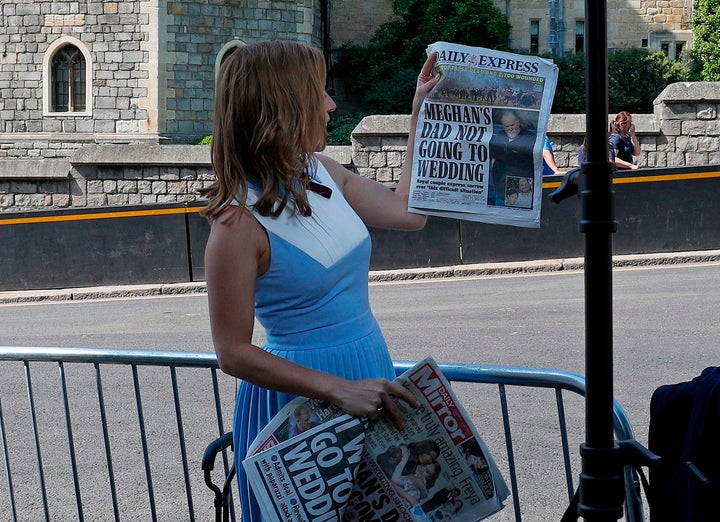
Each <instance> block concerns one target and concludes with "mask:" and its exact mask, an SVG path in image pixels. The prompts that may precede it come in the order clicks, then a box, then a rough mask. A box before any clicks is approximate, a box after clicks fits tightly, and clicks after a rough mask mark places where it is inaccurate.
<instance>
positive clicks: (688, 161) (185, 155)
mask: <svg viewBox="0 0 720 522" xmlns="http://www.w3.org/2000/svg"><path fill="white" fill-rule="evenodd" d="M612 117H613V115H609V116H608V119H609V120H610V119H612ZM633 119H634V122H635V124H636V128H637V133H638V137H639V139H640V144H641V148H642V153H641V155H640V157H639V159H638V164H639V165H640V166H641V167H682V166H696V165H720V82H699V83H679V84H673V85H670V86H668V87H667V88H666V89H665V90H664V91H663V92H662V93H661V94H660V96H658V98H657V99H656V100H655V108H654V112H653V114H637V115H634V118H633ZM409 123H410V116H408V115H395V116H368V117H367V118H365V119H364V120H362V121H361V122H360V124H359V125H358V127H357V128H356V129H355V130H354V131H353V135H352V146H348V147H328V148H327V149H326V151H325V153H326V154H329V155H331V156H333V157H334V158H335V159H337V160H338V161H339V162H340V163H342V164H343V165H345V166H347V167H348V168H350V169H351V170H354V171H355V172H357V173H359V174H360V175H363V176H366V177H368V178H371V179H375V180H377V181H380V182H382V183H385V184H388V185H391V186H392V185H394V184H395V183H396V182H397V180H398V179H399V177H400V172H401V169H402V164H403V161H404V158H405V151H406V146H405V145H406V142H407V134H408V128H409ZM584 129H585V117H584V115H580V114H569V115H553V116H551V118H550V124H549V128H548V135H549V136H550V138H551V140H552V142H553V146H554V148H555V158H556V160H557V162H558V166H560V168H561V169H563V170H566V169H569V168H572V167H575V166H577V149H578V146H579V145H580V143H581V142H582V139H583V136H584V132H585V131H584ZM63 145H64V143H63V142H58V144H57V146H58V147H62V146H63ZM212 179H213V172H212V168H211V165H210V151H209V147H208V146H201V145H177V144H175V145H160V144H156V143H150V144H147V143H146V144H142V143H135V144H128V145H118V144H94V145H84V146H80V147H75V149H73V150H72V154H69V155H67V156H65V157H55V158H34V159H28V158H13V159H9V158H4V159H3V158H0V212H17V211H24V210H38V209H52V208H64V207H101V206H113V205H141V204H153V203H171V202H183V201H194V200H196V199H198V197H199V195H198V190H199V189H200V188H202V187H205V186H208V185H209V184H210V183H211V182H212Z"/></svg>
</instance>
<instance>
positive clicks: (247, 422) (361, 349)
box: [233, 328, 395, 522]
mask: <svg viewBox="0 0 720 522" xmlns="http://www.w3.org/2000/svg"><path fill="white" fill-rule="evenodd" d="M264 348H265V350H267V351H268V352H270V353H272V354H274V355H277V356H279V357H283V358H284V359H288V360H290V361H293V362H296V363H297V364H300V365H302V366H306V367H308V368H314V369H316V370H321V371H324V372H327V373H330V374H333V375H337V376H340V377H344V378H346V379H349V380H360V379H367V378H374V377H384V378H386V379H389V380H393V379H394V378H395V372H394V370H393V365H392V360H391V359H390V354H389V353H388V349H387V345H386V344H385V339H384V338H383V336H382V333H381V332H380V329H379V328H375V329H373V331H372V332H371V333H369V334H368V335H366V336H364V337H362V338H360V339H357V340H354V341H351V342H348V343H345V344H342V345H339V346H332V347H325V348H313V349H308V348H302V349H294V348H288V347H286V346H280V345H266V346H265V347H264ZM293 398H294V396H293V395H288V394H286V393H279V392H275V391H270V390H266V389H264V388H260V387H258V386H254V385H252V384H248V383H246V382H241V383H240V388H239V391H238V397H237V402H236V405H235V422H234V428H233V431H234V438H235V440H234V442H235V465H236V468H237V479H238V487H239V490H240V504H241V509H242V517H241V518H242V521H243V522H261V521H263V519H262V517H261V516H260V508H259V506H258V503H257V500H256V499H255V495H254V494H253V493H252V491H251V490H250V487H249V485H248V482H247V477H246V475H245V471H244V469H243V467H242V461H243V460H244V459H245V454H246V451H247V448H248V446H249V445H250V444H251V443H252V441H253V440H254V439H255V437H256V436H257V434H258V433H259V432H260V431H261V430H262V429H263V428H264V427H265V426H266V425H267V424H268V423H269V422H270V420H271V419H272V418H273V417H274V416H275V415H276V414H277V413H278V412H279V411H280V409H282V407H283V406H284V405H285V404H287V403H288V401H290V400H292V399H293ZM263 522H277V521H263Z"/></svg>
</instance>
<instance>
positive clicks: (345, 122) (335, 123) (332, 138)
mask: <svg viewBox="0 0 720 522" xmlns="http://www.w3.org/2000/svg"><path fill="white" fill-rule="evenodd" d="M365 116H366V115H365V114H364V113H360V112H358V113H353V114H347V115H345V116H333V117H332V119H331V120H330V123H329V124H328V136H327V144H328V145H350V134H351V133H352V131H353V130H355V127H357V126H358V123H360V120H362V119H363V118H364V117H365Z"/></svg>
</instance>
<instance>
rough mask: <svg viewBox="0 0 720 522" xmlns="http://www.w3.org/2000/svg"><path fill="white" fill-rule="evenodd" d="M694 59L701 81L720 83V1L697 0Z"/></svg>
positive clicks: (693, 18) (694, 17) (694, 20)
mask: <svg viewBox="0 0 720 522" xmlns="http://www.w3.org/2000/svg"><path fill="white" fill-rule="evenodd" d="M692 23H693V35H694V36H695V43H694V45H693V50H692V58H693V61H694V63H695V66H696V67H697V69H698V73H699V76H700V79H702V80H704V81H707V82H717V81H720V0H695V6H694V8H693V17H692Z"/></svg>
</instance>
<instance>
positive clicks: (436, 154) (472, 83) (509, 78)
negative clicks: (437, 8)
mask: <svg viewBox="0 0 720 522" xmlns="http://www.w3.org/2000/svg"><path fill="white" fill-rule="evenodd" d="M427 52H428V54H431V53H433V52H437V53H438V57H437V61H436V69H437V70H438V71H440V72H441V74H442V77H441V79H440V81H439V82H438V83H437V85H436V86H435V87H434V88H433V90H432V91H430V93H429V94H428V95H427V97H426V98H425V100H424V102H423V105H422V107H421V110H420V117H419V119H418V125H417V134H416V138H415V148H414V160H413V170H412V182H411V187H410V198H409V203H408V209H409V210H410V211H411V212H416V213H420V214H428V215H436V216H443V217H451V218H455V219H463V220H469V221H481V222H484V223H492V224H503V225H513V226H518V227H526V228H539V227H540V206H541V205H540V204H541V201H542V171H543V164H542V149H543V144H544V141H545V131H546V129H547V123H548V119H549V116H550V109H551V108H552V101H553V97H554V95H555V87H556V84H557V74H558V69H557V66H556V65H555V64H553V62H552V61H551V60H547V59H544V58H540V57H537V56H529V55H518V54H512V53H506V52H501V51H494V50H491V49H484V48H481V47H468V46H464V45H457V44H451V43H446V42H436V43H434V44H432V45H430V46H428V49H427Z"/></svg>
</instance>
